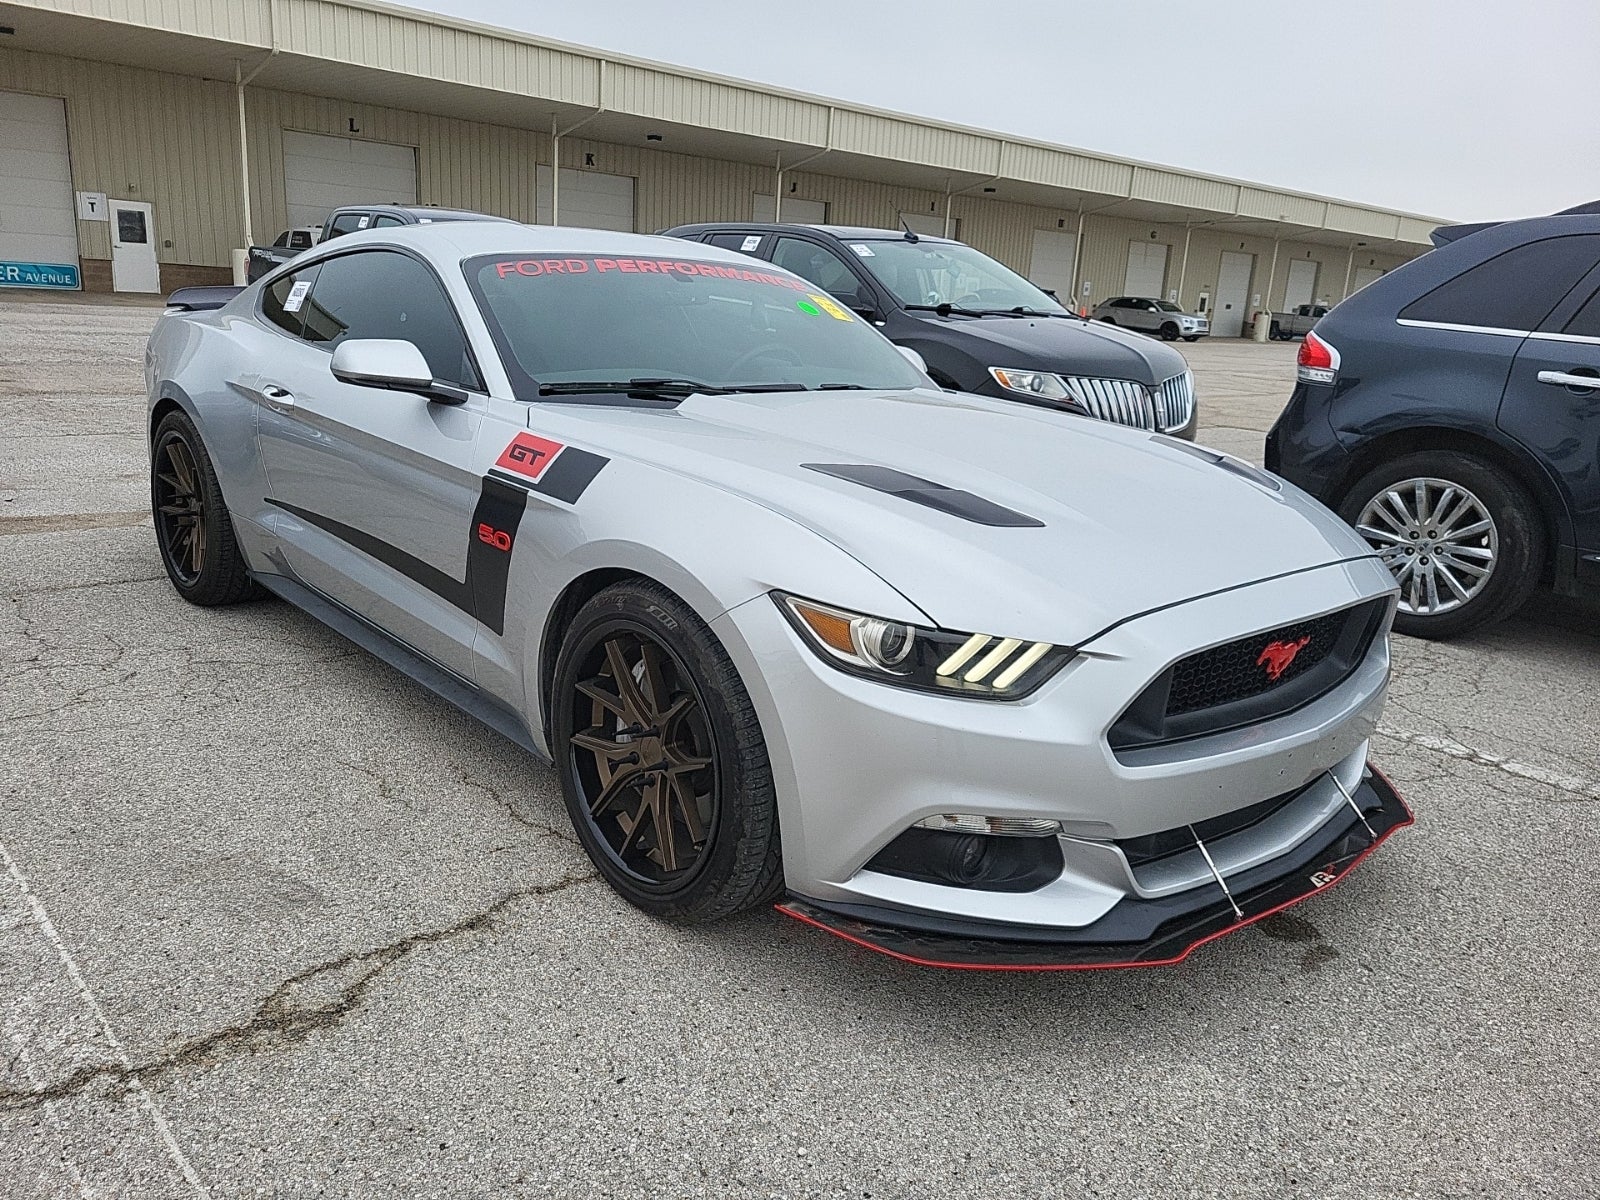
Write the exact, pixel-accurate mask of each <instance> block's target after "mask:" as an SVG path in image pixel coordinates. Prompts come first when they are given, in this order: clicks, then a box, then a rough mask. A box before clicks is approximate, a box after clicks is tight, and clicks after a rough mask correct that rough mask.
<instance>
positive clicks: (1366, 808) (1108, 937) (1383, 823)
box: [777, 766, 1413, 971]
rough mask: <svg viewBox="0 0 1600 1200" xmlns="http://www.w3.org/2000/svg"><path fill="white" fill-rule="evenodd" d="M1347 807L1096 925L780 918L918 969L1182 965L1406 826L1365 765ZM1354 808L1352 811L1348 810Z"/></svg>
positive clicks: (791, 909) (813, 914)
mask: <svg viewBox="0 0 1600 1200" xmlns="http://www.w3.org/2000/svg"><path fill="white" fill-rule="evenodd" d="M1351 799H1352V800H1353V802H1354V806H1355V808H1354V809H1352V808H1349V807H1347V808H1345V809H1344V810H1342V813H1341V815H1340V816H1339V817H1336V818H1335V819H1332V820H1330V821H1329V822H1328V823H1327V824H1326V825H1325V826H1324V827H1323V828H1322V829H1321V830H1319V831H1318V832H1317V833H1316V834H1315V835H1314V836H1312V837H1309V838H1307V839H1306V840H1305V841H1303V842H1301V843H1300V844H1299V845H1297V846H1295V847H1294V848H1293V849H1292V850H1290V851H1289V852H1288V853H1286V854H1284V855H1282V856H1280V857H1279V858H1276V859H1273V860H1272V861H1270V862H1267V863H1263V864H1261V865H1259V866H1257V867H1254V868H1251V869H1249V870H1246V871H1242V872H1240V873H1238V874H1235V875H1230V876H1228V877H1227V890H1226V891H1224V890H1223V888H1222V887H1221V886H1220V885H1217V886H1213V887H1209V888H1196V889H1191V890H1189V891H1184V892H1179V893H1177V894H1175V895H1170V896H1163V897H1159V898H1145V897H1140V896H1127V897H1125V898H1124V899H1123V900H1121V901H1119V902H1118V903H1117V905H1116V907H1114V908H1112V909H1111V910H1110V911H1109V912H1107V913H1106V914H1105V915H1104V916H1103V917H1101V918H1100V919H1099V920H1097V921H1095V922H1094V923H1093V924H1090V925H1086V926H1084V927H1082V928H1078V929H1048V930H1046V929H1039V928H1036V927H1029V926H1022V925H1012V924H1005V923H999V922H982V921H971V920H959V919H951V918H945V917H939V916H935V915H932V914H924V913H910V912H901V911H894V910H889V909H882V908H876V907H874V906H870V905H858V904H839V903H824V902H820V901H816V900H806V899H803V898H800V897H796V896H791V897H790V898H789V899H788V900H786V901H785V902H784V903H782V904H779V905H778V906H777V908H778V911H779V912H781V913H785V914H786V915H788V916H791V917H794V918H795V919H796V920H799V921H803V922H805V923H806V924H808V925H814V926H816V927H817V928H818V929H822V930H826V931H827V932H828V933H831V934H834V935H835V936H837V937H841V938H843V939H845V940H846V941H848V942H854V943H855V944H856V945H858V946H864V947H865V948H867V949H868V950H875V951H877V952H878V953H880V954H886V955H888V956H889V957H891V958H897V959H900V960H901V961H902V962H909V963H915V964H917V965H918V966H925V967H948V968H952V969H956V970H987V971H1087V970H1105V969H1110V968H1117V967H1155V966H1165V965H1169V964H1172V963H1177V962H1182V961H1183V960H1184V959H1185V958H1187V957H1188V956H1189V955H1190V954H1191V953H1192V952H1193V951H1194V950H1196V949H1198V948H1199V947H1200V946H1203V945H1205V944H1206V943H1207V942H1211V941H1215V940H1216V939H1217V938H1219V937H1222V936H1223V935H1224V934H1228V933H1232V932H1233V931H1234V930H1236V929H1242V928H1244V927H1245V926H1246V925H1253V924H1254V923H1255V922H1257V921H1259V920H1261V919H1263V918H1264V917H1270V916H1272V915H1273V914H1274V913H1278V912H1282V911H1283V910H1284V909H1286V908H1289V907H1291V906H1292V905H1295V904H1298V903H1300V901H1302V900H1304V899H1305V898H1306V897H1308V896H1313V895H1316V894H1317V893H1319V892H1323V891H1326V890H1327V889H1328V888H1330V887H1331V886H1333V884H1335V883H1337V882H1339V880H1341V879H1343V878H1344V877H1345V876H1346V875H1347V874H1349V873H1350V871H1351V870H1352V869H1354V867H1355V866H1356V864H1357V863H1359V862H1360V861H1361V860H1362V859H1364V858H1365V857H1366V856H1367V855H1368V854H1370V853H1372V851H1373V850H1375V849H1376V848H1377V847H1378V846H1379V845H1380V844H1381V843H1382V842H1383V841H1384V840H1385V839H1387V838H1388V837H1389V835H1390V834H1392V833H1393V832H1394V831H1395V830H1397V829H1402V828H1404V827H1405V826H1407V825H1409V824H1411V823H1412V819H1413V818H1412V814H1411V810H1410V809H1409V808H1408V807H1407V806H1406V803H1405V801H1404V800H1402V799H1401V798H1400V794H1399V793H1398V792H1397V791H1395V789H1394V786H1393V785H1392V784H1391V783H1390V782H1389V781H1388V780H1387V779H1386V778H1384V776H1383V775H1382V774H1381V773H1379V772H1378V771H1377V770H1376V769H1375V768H1372V767H1370V766H1369V767H1368V769H1367V772H1366V773H1365V775H1364V777H1363V778H1362V780H1361V782H1360V784H1359V786H1357V787H1356V788H1354V789H1352V791H1351ZM1355 809H1359V812H1357V811H1355Z"/></svg>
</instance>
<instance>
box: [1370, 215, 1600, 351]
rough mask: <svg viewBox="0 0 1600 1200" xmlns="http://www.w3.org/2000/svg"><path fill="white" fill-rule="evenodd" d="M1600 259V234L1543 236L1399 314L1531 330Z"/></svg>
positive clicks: (1444, 285) (1464, 274) (1417, 318)
mask: <svg viewBox="0 0 1600 1200" xmlns="http://www.w3.org/2000/svg"><path fill="white" fill-rule="evenodd" d="M1597 260H1600V234H1576V235H1573V236H1569V237H1557V238H1543V239H1541V240H1540V241H1537V242H1529V243H1527V244H1526V245H1522V246H1517V247H1515V248H1514V249H1511V250H1507V251H1505V252H1504V253H1503V254H1497V255H1496V256H1495V257H1493V258H1491V259H1489V261H1488V262H1483V263H1479V264H1478V265H1477V266H1475V267H1472V268H1470V269H1468V270H1466V271H1463V272H1462V273H1461V274H1460V275H1457V276H1456V277H1455V278H1454V279H1452V280H1450V281H1449V282H1448V283H1442V284H1440V285H1439V286H1438V287H1436V288H1434V289H1433V291H1431V292H1429V293H1428V294H1427V295H1426V296H1423V297H1421V298H1420V299H1418V300H1413V301H1412V302H1411V303H1410V304H1408V305H1406V307H1405V308H1403V309H1401V310H1400V317H1401V319H1402V320H1410V321H1436V322H1440V323H1442V324H1448V325H1483V326H1488V327H1490V328H1494V329H1514V330H1531V329H1537V328H1538V327H1539V323H1540V322H1541V321H1543V320H1544V319H1545V317H1547V316H1549V315H1550V310H1551V309H1553V308H1555V306H1556V305H1557V304H1559V303H1560V302H1561V298H1562V297H1563V296H1565V295H1566V294H1567V293H1568V292H1570V291H1571V290H1572V288H1573V287H1574V286H1575V285H1576V284H1577V282H1578V280H1580V279H1582V278H1583V277H1584V276H1585V275H1587V274H1588V273H1589V271H1590V270H1592V269H1593V267H1594V265H1595V262H1596V261H1597Z"/></svg>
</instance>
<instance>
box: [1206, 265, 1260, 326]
mask: <svg viewBox="0 0 1600 1200" xmlns="http://www.w3.org/2000/svg"><path fill="white" fill-rule="evenodd" d="M1255 265H1256V256H1255V255H1254V254H1240V253H1239V252H1238V251H1237V250H1224V251H1223V252H1222V269H1221V270H1219V271H1218V272H1217V300H1216V304H1215V305H1214V306H1213V308H1212V311H1211V335H1212V336H1213V337H1240V336H1242V335H1243V333H1244V319H1245V316H1246V313H1245V309H1246V308H1248V307H1249V301H1250V272H1251V269H1252V268H1254V266H1255Z"/></svg>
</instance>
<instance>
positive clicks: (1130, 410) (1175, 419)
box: [1062, 371, 1194, 433]
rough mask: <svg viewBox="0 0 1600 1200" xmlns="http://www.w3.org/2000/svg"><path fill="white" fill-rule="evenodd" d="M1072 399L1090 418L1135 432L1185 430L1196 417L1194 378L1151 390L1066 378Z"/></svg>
mask: <svg viewBox="0 0 1600 1200" xmlns="http://www.w3.org/2000/svg"><path fill="white" fill-rule="evenodd" d="M1062 379H1063V380H1064V381H1065V383H1066V385H1067V389H1068V390H1069V391H1070V392H1071V393H1072V397H1073V399H1074V400H1076V401H1077V402H1078V403H1079V404H1081V405H1083V407H1084V409H1085V410H1086V411H1087V412H1088V414H1089V415H1090V416H1091V417H1095V418H1097V419H1098V420H1101V421H1110V422H1111V423H1112V424H1113V425H1128V426H1131V427H1132V428H1134V429H1149V430H1160V431H1161V432H1163V433H1165V432H1168V431H1169V430H1173V429H1182V428H1183V427H1184V426H1185V425H1187V424H1188V423H1189V418H1191V417H1192V416H1194V376H1193V375H1191V374H1190V373H1189V372H1188V371H1184V372H1183V373H1182V374H1180V375H1174V376H1173V377H1172V378H1171V379H1169V380H1167V381H1166V382H1165V383H1163V384H1162V385H1161V386H1160V387H1157V388H1149V387H1146V386H1145V385H1144V384H1142V383H1135V382H1134V381H1133V380H1131V379H1097V378H1093V377H1091V376H1088V375H1063V376H1062Z"/></svg>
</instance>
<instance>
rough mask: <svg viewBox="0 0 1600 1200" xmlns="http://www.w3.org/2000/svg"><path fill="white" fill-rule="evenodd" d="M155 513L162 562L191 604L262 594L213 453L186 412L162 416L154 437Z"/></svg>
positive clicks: (228, 601) (152, 500)
mask: <svg viewBox="0 0 1600 1200" xmlns="http://www.w3.org/2000/svg"><path fill="white" fill-rule="evenodd" d="M150 512H151V516H152V517H153V519H154V521H155V527H156V546H157V548H158V549H159V550H160V551H161V565H162V566H164V567H165V568H166V570H167V578H168V579H170V580H171V581H172V586H173V587H174V588H176V589H177V592H178V595H180V596H182V597H183V598H184V599H185V600H187V601H188V602H189V603H190V604H198V605H201V606H202V607H206V608H212V607H215V606H217V605H222V604H237V603H238V602H239V601H241V600H249V599H253V598H254V597H256V596H259V595H260V594H261V590H260V588H259V587H258V586H257V585H256V583H255V581H254V580H252V579H251V578H250V570H249V566H248V564H246V562H245V559H244V551H243V550H241V549H240V547H239V539H238V538H237V537H236V536H235V534H234V531H233V517H232V516H231V515H230V514H229V512H228V506H227V504H225V503H224V502H223V499H222V487H221V485H220V484H218V482H217V472H216V469H215V468H214V467H212V465H211V456H210V455H209V454H207V453H206V447H205V443H204V442H202V441H201V440H200V432H199V430H197V429H196V428H195V427H194V422H193V421H191V420H189V418H188V416H187V415H186V414H184V413H182V412H170V413H168V414H167V415H166V416H165V417H163V418H161V423H160V424H159V425H157V426H156V432H155V436H154V437H153V438H152V439H151V440H150Z"/></svg>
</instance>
